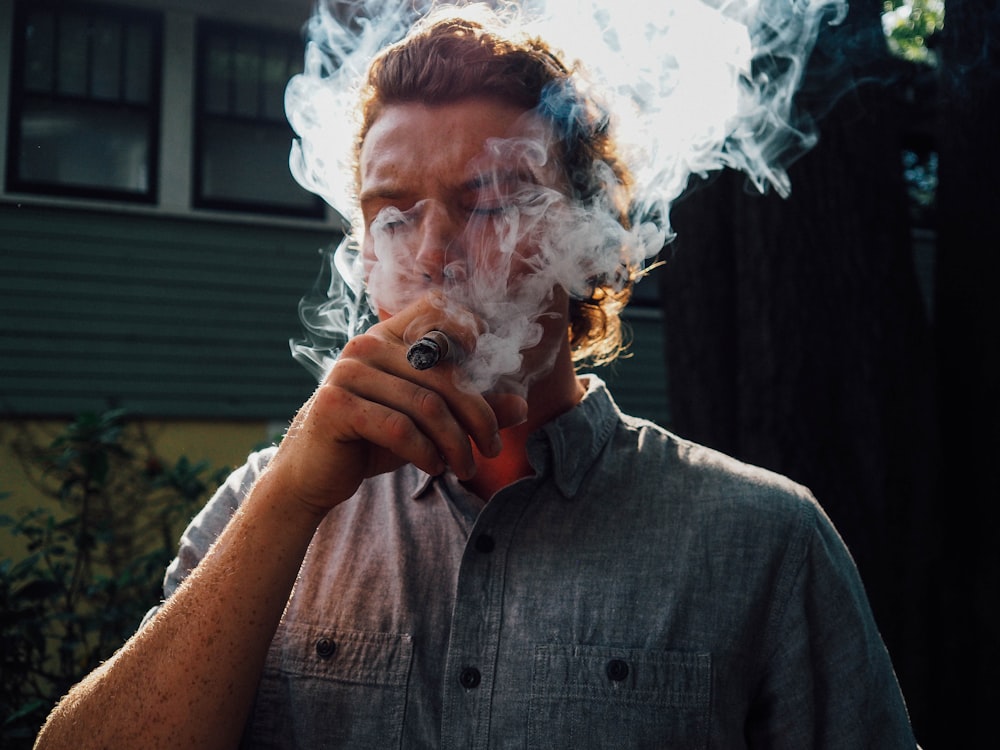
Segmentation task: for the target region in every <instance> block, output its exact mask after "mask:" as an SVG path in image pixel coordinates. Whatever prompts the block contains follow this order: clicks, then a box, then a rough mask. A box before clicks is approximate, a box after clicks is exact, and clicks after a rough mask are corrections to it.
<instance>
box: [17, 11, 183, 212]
mask: <svg viewBox="0 0 1000 750" xmlns="http://www.w3.org/2000/svg"><path fill="white" fill-rule="evenodd" d="M39 11H43V12H46V11H47V12H51V13H53V14H54V18H55V19H56V20H55V23H56V26H55V28H56V31H55V32H54V35H53V36H54V37H57V36H58V24H59V18H60V16H62V17H65V16H66V15H67V13H70V12H72V13H83V14H85V15H87V17H88V19H94V18H99V19H100V18H110V19H113V20H114V21H116V22H118V23H120V24H121V25H122V26H123V27H124V28H126V29H127V27H128V26H129V24H142V25H144V26H146V27H147V28H148V30H149V32H150V61H149V62H150V67H149V72H148V75H149V81H148V92H149V93H148V100H147V102H146V103H145V104H137V103H135V102H129V101H128V100H127V98H126V87H125V84H124V75H123V73H124V71H123V67H122V66H124V64H125V62H124V55H125V50H126V49H127V45H125V44H122V45H121V51H120V52H119V58H120V59H119V90H118V94H117V97H116V98H115V99H109V98H102V97H97V96H94V94H93V91H92V86H93V84H92V81H90V76H89V75H88V76H87V78H88V84H87V88H88V93H87V94H86V95H82V96H79V95H70V94H63V93H60V92H58V91H57V90H56V86H57V81H56V74H53V83H52V85H51V87H50V90H49V91H48V92H46V93H41V92H32V91H29V90H28V88H27V86H26V80H25V75H26V68H27V65H28V60H27V43H26V36H27V35H26V33H25V32H26V26H27V23H28V18H29V16H30V14H32V13H37V12H39ZM163 39H164V21H163V14H162V13H160V12H158V11H156V10H150V9H145V8H134V7H126V6H119V5H109V4H106V3H100V2H96V3H92V2H81V3H74V4H73V5H72V6H67V5H66V4H65V3H61V2H59V0H16V2H15V3H14V8H13V33H12V40H11V42H12V43H11V61H10V62H11V64H10V91H9V105H10V108H9V112H8V115H7V117H8V132H7V145H6V147H7V163H6V174H5V175H4V188H5V190H6V191H7V192H18V193H29V194H33V195H45V196H56V197H64V198H85V199H97V200H111V201H122V202H130V203H143V204H156V203H157V202H158V200H159V187H160V186H159V181H160V180H159V177H160V127H161V117H162V96H163V65H164V60H163V54H164V44H163ZM56 48H57V43H55V42H54V43H53V49H54V50H55V49H56ZM93 57H94V54H93V48H92V47H91V46H90V45H88V50H87V70H88V73H89V71H90V70H91V68H92V65H93ZM53 61H54V67H58V66H57V64H56V62H55V61H56V56H55V54H53ZM32 99H35V100H44V101H46V102H47V103H49V104H53V105H60V104H62V105H65V104H66V103H70V104H72V103H74V102H75V103H78V104H80V105H81V106H86V107H88V108H91V109H94V110H95V111H96V110H100V109H104V110H105V111H106V112H109V113H112V114H113V113H115V112H121V111H129V112H133V113H136V114H139V115H141V116H142V118H143V119H144V120H145V123H146V127H145V137H146V147H147V149H146V174H147V179H146V188H145V189H144V190H134V189H127V188H114V187H106V186H99V185H86V184H76V183H66V182H58V181H48V180H37V179H29V178H25V177H24V176H23V175H22V163H21V149H22V143H23V140H24V133H23V128H24V114H25V111H26V108H27V103H28V102H29V101H31V100H32Z"/></svg>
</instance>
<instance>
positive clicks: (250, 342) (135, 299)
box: [0, 205, 336, 419]
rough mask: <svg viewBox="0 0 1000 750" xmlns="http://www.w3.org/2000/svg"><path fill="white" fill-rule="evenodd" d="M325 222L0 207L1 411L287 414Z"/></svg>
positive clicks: (304, 392) (328, 238) (300, 392)
mask: <svg viewBox="0 0 1000 750" xmlns="http://www.w3.org/2000/svg"><path fill="white" fill-rule="evenodd" d="M335 240H336V237H335V236H333V232H332V231H331V230H328V229H326V228H319V229H316V230H309V229H305V230H303V229H299V228H276V227H266V226H248V225H239V224H235V223H215V222H206V221H196V220H190V219H173V218H163V217H147V216H138V215H135V216H133V215H121V214H111V213H107V214H103V213H95V212H84V211H73V210H65V209H52V208H38V207H16V206H12V205H3V206H0V410H2V411H3V412H5V413H7V414H16V415H24V416H65V415H71V414H74V413H78V412H80V411H83V410H93V409H102V408H106V407H108V406H122V407H125V408H128V409H130V410H133V411H135V412H137V413H140V414H144V415H148V416H158V417H195V418H219V417H225V418H232V419H287V418H289V417H290V416H291V415H292V414H293V413H294V411H295V409H296V408H297V407H298V406H299V405H300V404H301V403H302V401H303V400H304V399H305V398H306V397H307V396H308V394H309V392H310V391H311V389H312V388H313V386H314V383H313V382H312V380H311V377H310V376H309V375H308V374H307V373H306V371H305V370H303V369H302V367H301V366H300V365H298V364H297V363H296V362H294V361H293V360H292V358H291V356H290V354H289V350H288V339H289V338H290V337H296V336H298V335H299V333H300V331H301V326H300V325H299V322H298V317H297V305H298V301H299V299H300V297H301V296H302V295H303V294H304V293H305V292H306V291H308V290H309V289H310V287H311V286H312V284H313V282H314V280H315V278H316V275H317V273H318V272H319V269H320V257H319V254H318V251H319V250H320V248H321V247H323V246H324V245H325V244H329V243H330V242H332V241H335Z"/></svg>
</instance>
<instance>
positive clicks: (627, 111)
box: [286, 0, 846, 390]
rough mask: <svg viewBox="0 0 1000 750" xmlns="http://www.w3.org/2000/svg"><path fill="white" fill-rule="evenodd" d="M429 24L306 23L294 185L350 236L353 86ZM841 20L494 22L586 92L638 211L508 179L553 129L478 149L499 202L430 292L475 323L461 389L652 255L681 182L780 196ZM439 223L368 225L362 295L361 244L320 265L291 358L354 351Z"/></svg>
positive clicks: (557, 112) (653, 16)
mask: <svg viewBox="0 0 1000 750" xmlns="http://www.w3.org/2000/svg"><path fill="white" fill-rule="evenodd" d="M425 10H426V8H424V7H423V6H421V5H420V4H415V3H412V2H403V1H402V0H375V1H374V2H366V3H358V2H348V3H336V4H334V5H333V6H326V5H321V6H320V7H319V8H318V10H317V13H316V15H315V16H314V18H313V19H312V21H311V23H310V28H309V38H310V41H309V44H308V47H307V51H306V63H305V69H304V72H303V73H302V74H301V75H299V76H296V77H295V78H294V79H293V80H292V81H291V82H290V84H289V86H288V89H287V92H286V111H287V113H288V117H289V120H290V122H291V124H292V126H293V128H294V129H295V131H296V133H297V134H298V135H299V138H298V140H297V141H296V142H295V144H294V146H293V149H292V153H291V157H290V165H291V169H292V172H293V174H294V175H295V177H296V179H298V181H299V182H300V183H301V184H303V185H304V186H305V187H307V188H308V189H310V190H312V191H314V192H316V193H317V194H319V195H321V196H322V197H323V198H325V199H326V200H327V202H329V203H330V205H331V206H333V207H334V208H335V209H336V210H337V211H339V212H340V213H341V215H342V216H344V217H345V218H348V219H349V220H350V221H351V223H352V225H353V226H355V227H358V228H361V227H362V224H361V222H360V217H359V215H358V208H357V205H356V199H355V196H354V195H353V191H354V178H353V149H354V145H355V136H356V133H357V130H358V125H359V123H358V122H357V121H355V120H354V119H353V117H354V115H353V113H354V112H355V111H356V107H355V102H356V98H357V93H358V88H359V84H360V81H361V78H362V76H363V73H364V71H365V69H366V67H367V64H368V62H369V61H370V60H371V58H372V57H373V56H374V55H375V54H376V53H377V52H378V51H379V50H380V49H381V48H383V47H384V46H386V45H387V44H389V43H391V42H393V41H396V40H397V39H399V38H401V37H402V36H403V35H404V34H405V33H406V31H407V30H408V29H409V28H410V26H411V25H412V23H413V22H414V20H415V19H416V18H418V17H419V16H421V15H422V14H423V13H424V11H425ZM845 11H846V3H845V2H844V1H843V0H661V2H658V3H655V4H650V7H644V8H643V9H642V13H641V15H639V14H637V13H636V10H635V8H634V7H630V5H629V4H627V3H611V2H607V5H601V4H600V3H597V2H594V1H593V0H544V1H543V0H525V1H524V2H523V3H522V4H521V5H520V6H514V5H505V6H504V7H503V8H502V9H500V11H499V13H500V14H501V15H502V16H503V17H504V18H507V19H510V20H511V21H512V22H513V23H518V24H521V25H522V26H523V27H524V28H525V30H526V31H527V32H528V33H529V34H531V35H537V36H540V37H542V38H544V39H546V40H547V41H549V42H550V43H551V44H552V45H553V46H554V47H555V48H556V49H558V50H560V51H561V53H562V54H563V56H564V59H565V60H567V61H572V60H580V61H581V62H582V64H583V66H585V67H584V68H583V69H585V71H586V77H584V76H583V75H582V74H581V75H579V76H575V77H574V80H573V86H575V87H578V88H581V89H582V88H585V89H586V90H587V91H588V92H591V93H593V94H594V95H595V96H596V97H597V98H598V99H599V100H600V101H602V103H603V105H604V106H605V107H606V109H607V111H608V112H609V113H611V126H612V128H613V130H614V132H615V133H616V137H617V140H618V142H619V144H620V145H621V147H622V150H623V153H624V155H625V157H626V161H627V165H628V167H629V169H630V170H631V172H632V174H633V177H634V179H635V200H634V203H633V206H632V208H631V211H630V214H631V219H632V228H631V229H630V230H625V229H624V228H623V227H622V226H621V225H620V224H619V223H618V221H617V217H616V213H615V209H614V207H613V206H611V205H609V204H608V202H601V201H588V202H587V204H586V205H583V204H582V203H581V202H579V201H572V200H569V199H567V197H566V196H565V195H562V194H561V193H559V192H558V191H555V190H552V189H551V188H547V187H545V183H544V182H543V181H539V180H536V179H522V178H520V177H518V175H533V174H537V173H538V171H539V170H541V169H543V167H544V163H545V160H546V159H547V155H548V154H549V153H550V150H549V146H550V143H549V139H550V138H551V137H552V129H551V128H544V127H540V128H535V129H534V130H533V131H531V132H532V134H531V135H524V136H519V137H517V138H512V139H507V140H495V141H491V142H490V143H489V144H488V148H487V153H485V154H484V155H483V157H482V160H481V161H482V163H481V164H477V165H476V169H477V172H479V173H481V174H482V175H483V178H484V180H485V181H486V183H487V184H490V185H494V186H496V190H495V191H494V192H492V193H489V191H487V195H485V197H484V200H486V201H488V202H489V204H490V210H489V211H482V212H477V215H478V218H477V216H474V218H473V219H472V220H470V222H469V226H468V227H467V228H466V230H465V233H464V234H463V237H462V238H460V241H459V242H458V243H457V244H456V248H459V247H460V248H461V249H462V250H461V252H457V253H456V254H455V257H454V258H452V259H450V260H449V263H448V265H447V266H446V268H445V272H444V274H443V275H442V280H441V281H439V282H436V283H437V285H438V287H439V290H440V291H443V292H444V294H443V295H441V296H440V299H442V300H443V301H444V302H443V304H447V305H449V306H451V307H450V310H449V312H450V313H451V314H455V315H459V314H461V313H462V312H463V311H464V312H466V313H468V311H470V310H471V311H473V313H474V314H475V315H476V316H477V319H478V320H479V321H480V322H481V323H482V324H483V325H482V328H483V335H482V336H481V337H480V339H479V341H478V342H477V345H476V348H475V352H474V355H475V356H473V357H470V358H469V359H468V360H467V361H466V362H465V363H464V364H463V367H462V377H463V383H464V384H465V385H467V386H468V387H470V388H474V389H476V390H487V389H489V388H491V387H494V386H495V385H496V383H497V381H498V380H500V379H509V378H510V377H511V376H512V375H513V374H514V373H517V372H518V370H519V369H520V368H521V366H522V358H521V353H522V352H523V351H524V350H525V349H527V348H529V347H531V346H533V345H534V344H535V343H537V341H538V340H539V337H540V335H541V324H540V320H541V317H540V316H542V315H544V314H545V311H546V309H547V308H548V305H549V302H550V301H551V292H552V290H553V289H554V288H556V287H561V288H563V289H565V290H566V291H567V293H569V294H570V295H578V296H586V295H587V293H588V291H589V287H590V286H591V285H592V284H593V283H594V280H595V279H602V280H613V279H615V278H616V275H620V274H621V268H622V263H623V261H624V262H625V263H627V264H631V265H633V266H635V267H641V265H642V264H643V263H644V262H645V261H646V260H647V259H649V258H652V257H653V256H655V255H656V254H657V253H658V252H659V251H660V249H661V248H662V246H663V244H664V243H665V242H666V241H668V240H669V238H670V237H671V228H670V221H669V217H670V208H671V205H672V204H673V202H674V201H675V200H676V199H677V198H678V197H679V196H680V195H681V194H682V192H683V191H684V189H685V186H686V185H687V182H688V180H689V178H690V176H691V175H706V174H708V173H709V172H712V171H716V170H719V169H723V168H727V167H728V168H732V169H737V170H740V171H742V172H744V173H745V174H746V175H747V178H748V179H749V181H750V182H751V183H752V184H753V185H755V186H756V187H757V189H759V190H761V191H764V190H767V189H768V188H772V189H774V190H775V191H776V192H778V193H779V194H781V195H787V194H788V192H789V190H790V184H789V180H788V175H787V172H786V171H785V170H786V168H787V166H788V165H789V164H790V163H791V161H792V160H794V159H795V158H797V157H798V156H800V155H801V154H802V153H804V152H805V151H806V150H808V149H809V148H811V147H812V145H813V143H814V142H815V139H816V136H815V134H814V133H812V132H810V131H808V130H807V129H804V128H803V127H801V126H800V125H799V124H798V122H797V120H796V113H795V111H794V108H793V97H794V95H795V92H796V90H797V88H798V85H799V83H800V82H801V79H802V76H803V72H804V69H805V65H806V62H807V60H808V57H809V54H810V52H811V51H812V49H813V46H814V44H815V41H816V38H817V35H818V34H819V33H820V31H821V29H822V28H823V26H824V25H825V24H826V23H831V22H836V21H838V20H840V19H841V18H842V17H843V14H844V13H845ZM567 101H569V100H568V99H566V98H560V96H559V92H558V91H556V92H554V93H553V95H552V96H551V97H549V98H548V99H547V100H545V101H543V102H542V104H541V107H540V109H544V114H545V115H546V116H547V117H548V121H549V122H555V125H556V126H558V124H559V120H560V117H562V118H565V121H569V120H571V119H572V117H573V113H572V112H566V111H564V109H565V105H566V103H567ZM543 119H544V118H543ZM529 130H530V128H529ZM597 168H598V169H601V165H598V167H597ZM439 209H440V207H439V206H435V205H434V204H433V202H432V201H431V202H426V201H425V202H421V203H418V204H417V205H416V206H413V207H411V208H408V209H407V210H406V211H400V210H397V209H394V208H389V209H385V210H384V211H383V212H382V213H381V214H379V215H378V216H377V217H376V219H375V221H374V222H373V224H372V228H371V234H372V238H371V239H372V243H373V246H374V248H375V255H376V262H375V264H374V265H371V264H370V263H369V264H368V265H369V267H368V269H367V270H368V273H369V276H368V280H367V284H366V282H365V279H364V272H365V270H366V269H365V264H364V263H362V261H361V259H360V258H359V255H358V246H357V242H358V239H359V236H358V234H359V233H358V232H356V233H355V234H354V235H349V236H348V238H347V240H345V242H344V243H343V244H342V245H341V247H340V248H338V249H337V250H336V252H334V253H331V254H330V266H329V269H328V274H329V275H328V276H326V275H325V276H324V278H323V279H321V283H320V285H319V286H318V287H317V290H316V293H315V294H314V295H312V296H311V297H308V298H306V299H305V300H303V303H302V305H301V306H300V313H301V317H302V319H303V322H304V324H305V326H306V331H307V335H308V341H305V342H293V344H292V348H293V354H294V356H295V357H296V358H297V359H299V361H301V362H302V363H303V364H305V365H306V366H307V367H309V369H310V370H311V371H312V372H314V374H316V376H317V377H319V378H321V377H322V376H323V375H324V374H325V372H326V370H327V369H328V368H329V367H330V366H331V365H332V363H333V362H334V361H335V358H336V355H337V353H338V351H339V348H340V347H341V346H342V345H343V343H344V342H345V341H346V340H347V339H348V338H349V337H350V336H352V335H354V334H356V333H358V332H359V331H361V330H363V329H364V328H365V327H366V326H367V325H369V324H371V322H372V321H373V320H374V319H375V318H374V314H373V312H372V309H379V308H381V309H383V310H386V311H389V312H392V311H394V310H398V309H400V308H401V307H402V306H404V305H405V304H406V303H407V302H408V301H411V300H412V299H413V298H414V297H415V296H417V295H420V294H423V293H426V291H427V289H426V287H425V286H423V285H421V284H420V283H417V281H416V280H418V279H419V278H420V274H416V273H414V269H413V267H412V255H413V253H412V237H413V236H414V235H415V234H416V233H417V231H418V230H419V227H420V224H421V221H423V220H424V217H425V216H426V215H428V213H429V212H433V211H434V210H439ZM470 248H479V251H477V252H472V251H470ZM525 248H531V249H530V252H526V251H525ZM623 248H624V249H623ZM529 269H530V273H528V272H526V271H527V270H529ZM520 382H521V383H522V385H523V384H524V382H525V381H523V380H521V381H520Z"/></svg>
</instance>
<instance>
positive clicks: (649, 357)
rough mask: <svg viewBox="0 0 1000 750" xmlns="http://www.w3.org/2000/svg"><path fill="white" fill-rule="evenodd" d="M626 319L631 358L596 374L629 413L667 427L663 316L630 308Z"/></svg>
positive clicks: (626, 311) (656, 312)
mask: <svg viewBox="0 0 1000 750" xmlns="http://www.w3.org/2000/svg"><path fill="white" fill-rule="evenodd" d="M624 318H625V323H626V325H627V328H628V330H629V332H630V334H631V345H630V346H629V349H628V353H627V355H626V356H624V357H621V358H619V359H618V360H616V361H615V362H613V363H611V364H610V365H607V366H605V367H601V368H598V369H595V370H593V372H595V373H596V374H597V375H599V376H600V377H601V378H602V379H603V380H604V381H605V382H606V383H607V384H608V387H609V388H610V389H611V392H612V394H614V397H615V401H617V402H618V406H619V407H621V410H622V411H624V412H625V413H626V414H632V415H633V416H636V417H645V418H646V419H651V420H653V421H654V422H657V423H658V424H661V425H663V426H667V424H668V421H669V418H670V412H669V408H668V403H667V372H666V365H665V356H664V351H665V350H664V337H663V321H662V317H661V315H660V313H659V311H658V310H653V309H650V308H643V309H641V310H630V309H626V310H625V314H624Z"/></svg>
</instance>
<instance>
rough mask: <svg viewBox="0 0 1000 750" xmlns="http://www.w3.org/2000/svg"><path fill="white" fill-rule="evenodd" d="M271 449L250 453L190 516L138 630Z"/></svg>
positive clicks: (215, 532) (199, 554)
mask: <svg viewBox="0 0 1000 750" xmlns="http://www.w3.org/2000/svg"><path fill="white" fill-rule="evenodd" d="M273 453H274V449H273V448H270V449H267V450H264V451H259V452H257V453H252V454H251V455H250V457H249V458H248V459H247V462H246V463H245V464H244V465H243V466H241V467H240V468H239V469H237V470H236V471H234V472H233V473H232V474H230V475H229V477H228V478H227V479H226V481H225V482H223V483H222V485H221V486H220V487H219V489H218V490H216V492H215V494H214V495H213V496H212V498H211V499H210V500H209V501H208V502H207V503H206V504H205V506H204V507H203V508H202V509H201V510H200V511H199V512H198V514H197V515H196V516H195V517H194V518H193V519H192V520H191V523H189V524H188V527H187V528H186V529H185V530H184V533H183V534H182V535H181V540H180V545H179V547H178V550H177V557H175V558H174V559H173V562H171V563H170V565H169V566H168V567H167V572H166V575H165V576H164V578H163V600H162V601H161V602H160V603H159V604H157V605H156V606H155V607H152V608H151V609H150V610H149V611H148V612H147V613H146V615H145V617H143V618H142V622H141V623H140V624H139V629H140V630H141V629H142V628H143V627H144V626H145V625H146V623H148V622H149V621H150V620H152V619H153V617H154V616H155V615H156V613H157V612H159V611H160V609H161V608H162V606H163V602H165V601H166V600H167V599H169V598H170V597H171V596H172V595H173V593H174V592H175V591H176V590H177V587H178V586H180V584H181V582H182V581H183V580H184V579H185V578H187V577H188V575H189V574H190V573H191V571H192V570H194V569H195V568H196V567H197V565H198V563H200V562H201V560H202V558H204V557H205V555H206V554H207V552H208V550H209V548H210V547H211V546H212V544H213V543H214V542H215V540H216V539H217V538H218V536H219V535H220V534H221V533H222V530H223V529H224V528H226V524H227V523H229V519H230V518H232V517H233V514H234V513H235V512H236V509H237V508H239V506H240V504H241V503H242V502H243V500H244V499H245V498H246V496H247V495H248V494H249V492H250V488H251V487H252V486H253V484H254V482H256V481H257V477H259V476H260V474H261V472H262V471H263V470H264V467H265V466H267V462H268V461H269V460H270V458H271V456H272V455H273Z"/></svg>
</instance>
